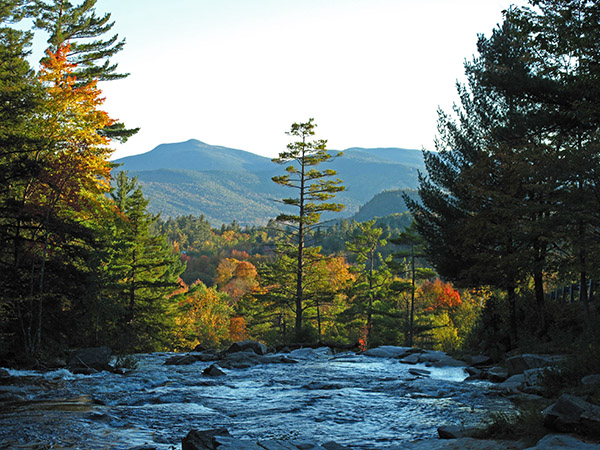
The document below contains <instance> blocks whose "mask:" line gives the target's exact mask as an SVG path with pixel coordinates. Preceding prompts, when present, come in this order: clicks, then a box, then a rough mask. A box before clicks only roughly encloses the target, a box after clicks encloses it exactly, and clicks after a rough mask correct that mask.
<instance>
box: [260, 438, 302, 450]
mask: <svg viewBox="0 0 600 450" xmlns="http://www.w3.org/2000/svg"><path fill="white" fill-rule="evenodd" d="M258 445H260V446H261V447H262V448H263V449H264V450H298V447H296V446H295V445H292V444H291V443H289V442H286V441H273V440H266V441H258Z"/></svg>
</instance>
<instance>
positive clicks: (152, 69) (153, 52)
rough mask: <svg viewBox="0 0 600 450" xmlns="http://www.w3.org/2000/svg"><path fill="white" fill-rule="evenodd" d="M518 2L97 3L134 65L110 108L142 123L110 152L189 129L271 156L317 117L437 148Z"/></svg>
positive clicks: (330, 127)
mask: <svg viewBox="0 0 600 450" xmlns="http://www.w3.org/2000/svg"><path fill="white" fill-rule="evenodd" d="M77 3H79V1H78V2H77ZM511 3H513V2H511V1H510V0H452V1H451V0H170V1H165V0H98V3H97V6H96V8H97V10H98V11H99V12H105V11H106V12H111V13H112V18H113V19H114V20H115V21H116V24H115V27H114V28H113V30H115V31H116V32H118V33H119V35H120V36H122V37H125V38H126V39H127V45H126V47H125V50H124V51H123V52H121V53H120V54H119V55H118V57H117V59H116V61H118V62H119V69H120V70H121V71H125V72H130V73H131V75H130V76H129V77H128V78H126V79H125V80H120V81H112V82H109V83H104V84H103V85H102V86H101V87H102V89H103V91H104V94H105V96H106V103H105V105H104V109H105V110H107V111H108V112H109V113H110V115H111V116H112V117H114V118H118V119H120V120H122V121H124V122H125V124H126V125H127V126H129V127H141V131H140V132H139V133H138V134H137V135H136V136H134V137H132V138H131V139H130V140H129V141H128V142H127V143H126V144H124V145H115V148H116V149H117V151H116V152H115V154H114V158H120V157H123V156H128V155H133V154H138V153H144V152H147V151H149V150H151V149H153V148H154V147H156V146H157V145H159V144H162V143H170V142H181V141H186V140H188V139H199V140H201V141H204V142H206V143H208V144H212V145H222V146H226V147H232V148H238V149H242V150H247V151H250V152H253V153H257V154H260V155H264V156H268V157H275V156H277V154H278V153H279V152H281V151H283V150H285V146H286V144H287V143H288V142H290V138H289V136H286V134H285V132H286V131H288V130H289V129H290V126H291V124H292V123H293V122H301V121H306V120H307V119H309V118H311V117H313V118H314V119H315V122H316V123H317V124H318V128H317V136H316V137H317V138H321V139H327V140H328V148H330V149H336V150H341V149H345V148H348V147H403V148H416V149H421V148H426V149H433V139H434V137H435V133H436V117H437V113H436V110H437V108H438V106H440V107H442V108H443V109H444V110H448V109H450V107H451V105H452V102H453V101H455V99H456V89H455V82H456V80H457V79H461V78H462V76H463V62H464V60H465V59H471V58H472V56H473V54H474V53H475V52H476V42H477V34H478V33H484V34H486V35H489V34H490V33H491V31H492V29H493V28H494V26H495V25H496V24H498V23H500V22H501V20H502V14H501V11H502V10H503V9H506V8H507V7H508V6H509V5H510V4H511ZM520 3H521V4H522V3H523V1H521V2H520Z"/></svg>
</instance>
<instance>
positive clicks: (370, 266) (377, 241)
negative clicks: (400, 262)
mask: <svg viewBox="0 0 600 450" xmlns="http://www.w3.org/2000/svg"><path fill="white" fill-rule="evenodd" d="M374 225H375V220H374V219H373V220H370V221H368V222H362V223H359V224H358V230H357V233H356V234H355V235H354V236H353V237H352V240H351V241H349V242H346V248H347V250H348V251H349V252H351V253H354V254H355V255H356V270H355V272H356V273H357V277H356V280H355V282H354V285H353V286H352V289H351V292H352V297H353V299H354V303H355V306H358V305H360V306H359V309H360V310H361V312H362V313H364V314H365V316H366V324H365V328H366V334H365V343H364V344H365V345H366V347H369V346H370V344H371V329H372V327H373V313H374V310H373V308H374V304H375V302H376V301H377V300H380V299H382V298H384V297H385V295H386V292H387V290H388V289H389V283H391V281H392V280H391V278H392V277H391V273H390V271H389V268H388V265H387V263H388V262H389V260H388V261H384V260H383V258H382V257H381V254H380V253H378V250H379V249H380V248H381V247H385V245H386V244H387V241H386V240H385V238H384V232H383V229H382V228H378V227H375V226H374ZM365 301H366V303H365Z"/></svg>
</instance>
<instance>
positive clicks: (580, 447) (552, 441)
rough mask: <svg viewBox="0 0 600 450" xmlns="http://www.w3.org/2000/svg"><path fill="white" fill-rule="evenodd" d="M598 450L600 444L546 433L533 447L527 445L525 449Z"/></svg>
mask: <svg viewBox="0 0 600 450" xmlns="http://www.w3.org/2000/svg"><path fill="white" fill-rule="evenodd" d="M566 448H569V449H572V450H598V448H600V445H598V444H590V443H587V442H583V441H580V440H579V439H577V438H575V437H573V436H569V435H565V434H547V435H546V436H544V437H543V438H542V439H540V440H539V441H538V443H537V444H536V445H535V447H529V448H527V449H526V450H563V449H566Z"/></svg>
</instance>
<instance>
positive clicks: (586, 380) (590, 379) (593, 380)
mask: <svg viewBox="0 0 600 450" xmlns="http://www.w3.org/2000/svg"><path fill="white" fill-rule="evenodd" d="M581 384H583V385H586V386H589V385H593V384H600V375H598V374H594V375H587V376H585V377H583V378H582V379H581Z"/></svg>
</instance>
